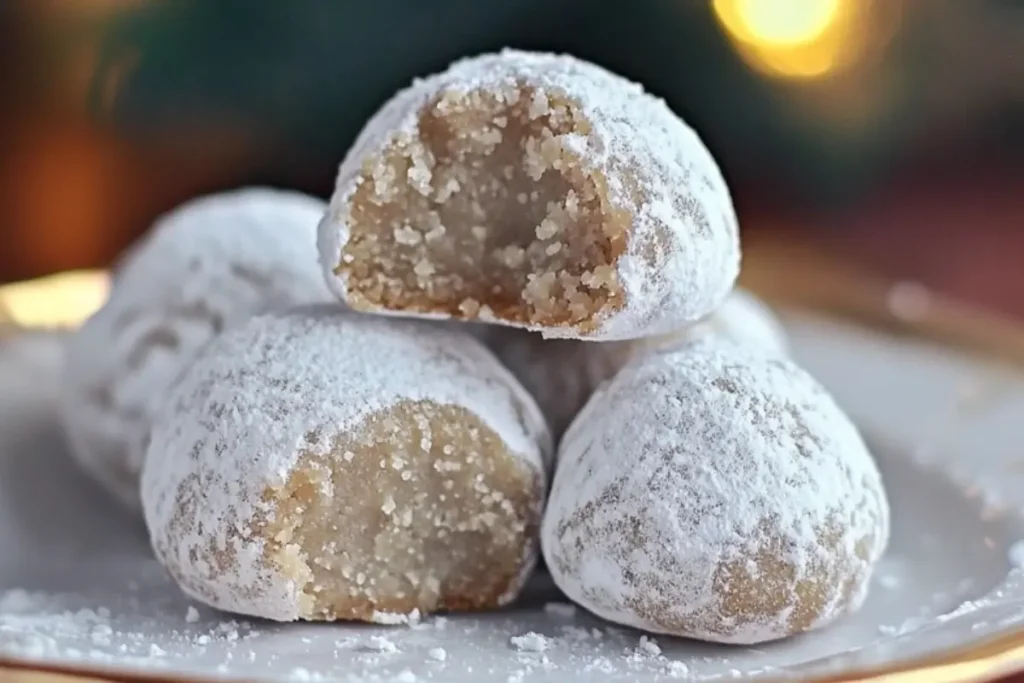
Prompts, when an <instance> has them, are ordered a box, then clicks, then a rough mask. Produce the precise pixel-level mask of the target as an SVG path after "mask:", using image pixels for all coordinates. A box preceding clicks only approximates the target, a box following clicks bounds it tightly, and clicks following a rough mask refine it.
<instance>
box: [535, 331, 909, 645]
mask: <svg viewBox="0 0 1024 683" xmlns="http://www.w3.org/2000/svg"><path fill="white" fill-rule="evenodd" d="M549 501H550V502H549V505H548V509H547V513H546V515H545V518H544V524H543V527H542V531H541V542H542V547H543V550H544V557H545V560H546V561H547V565H548V567H549V569H550V570H551V573H552V576H553V578H554V579H555V582H556V583H557V584H558V586H559V587H560V588H561V589H562V590H563V591H565V592H566V594H567V595H569V596H570V597H571V598H572V599H573V600H574V601H576V602H577V603H579V604H581V605H583V606H584V607H586V608H587V609H589V610H591V611H592V612H594V613H596V614H598V615H600V616H602V617H604V618H607V619H610V620H612V621H616V622H619V623H622V624H626V625H630V626H635V627H638V628H642V629H645V630H648V631H653V632H661V633H672V634H675V635H682V636H688V637H694V638H700V639H704V640H711V641H718V642H727V643H755V642H760V641H766V640H772V639H776V638H781V637H785V636H787V635H791V634H793V633H796V632H800V631H804V630H808V629H813V628H817V627H819V626H823V625H825V624H827V623H829V622H830V621H832V620H834V619H835V618H837V617H838V616H840V615H842V614H844V613H847V612H850V611H852V610H855V609H856V608H857V607H859V606H860V604H861V603H862V601H863V599H864V597H865V594H866V591H867V587H868V580H869V576H870V572H871V569H872V567H873V565H874V564H875V562H876V561H877V560H878V559H879V557H880V556H881V554H882V551H883V550H884V548H885V545H886V542H887V538H888V529H889V522H888V514H889V513H888V506H887V503H886V500H885V496H884V491H883V488H882V483H881V479H880V476H879V473H878V470H877V468H876V467H875V464H874V462H873V460H872V458H871V456H870V454H869V453H868V451H867V449H866V447H865V445H864V443H863V441H862V440H861V437H860V435H859V434H858V432H857V430H856V428H855V427H854V426H853V424H852V423H851V422H850V421H849V419H848V418H847V417H846V416H845V415H844V414H843V413H842V411H841V410H840V409H839V408H838V407H837V406H836V405H835V403H834V402H833V401H832V399H831V398H830V397H829V396H828V394H827V393H826V392H825V391H824V390H823V389H822V388H821V387H820V386H819V385H818V384H817V382H815V381H814V380H813V379H812V378H811V377H810V376H809V375H808V374H807V373H805V372H804V371H802V370H800V369H799V368H797V367H796V366H795V365H794V364H793V363H792V362H790V361H787V360H783V359H779V358H773V357H771V356H769V355H766V354H763V353H760V352H758V351H753V350H744V349H742V348H740V347H738V346H736V345H733V344H730V343H723V342H721V341H720V340H715V339H706V340H702V341H698V342H695V343H693V344H691V345H689V346H687V347H684V348H679V349H675V350H672V351H666V352H662V353H657V354H650V355H647V356H645V357H643V358H639V359H636V360H635V361H633V362H631V363H630V364H628V365H627V366H626V367H625V368H624V369H623V370H622V372H621V373H620V374H619V375H618V376H617V377H616V378H615V379H614V380H613V381H612V382H610V383H609V385H607V387H606V388H604V389H602V390H601V391H600V392H599V393H598V394H596V395H595V396H594V397H593V398H592V399H591V401H590V402H589V403H588V405H587V406H586V408H585V409H584V411H583V412H582V413H581V415H580V416H579V417H578V418H577V420H576V421H575V422H574V423H573V425H572V427H571V428H570V430H569V433H568V434H567V435H566V437H565V438H564V440H563V442H562V447H561V449H560V457H559V463H558V468H557V470H556V474H555V479H554V486H553V488H552V491H551V495H550V499H549Z"/></svg>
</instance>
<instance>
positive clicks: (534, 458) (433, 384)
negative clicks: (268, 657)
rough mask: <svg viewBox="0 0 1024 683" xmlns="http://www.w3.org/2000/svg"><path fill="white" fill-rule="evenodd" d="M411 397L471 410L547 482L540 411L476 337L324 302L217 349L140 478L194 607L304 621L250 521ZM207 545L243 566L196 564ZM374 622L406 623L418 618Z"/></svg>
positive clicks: (293, 587)
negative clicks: (293, 478) (186, 507)
mask: <svg viewBox="0 0 1024 683" xmlns="http://www.w3.org/2000/svg"><path fill="white" fill-rule="evenodd" d="M382 368H385V369H387V370H386V371H382V370H381V369H382ZM404 399H410V400H433V401H435V402H437V403H438V404H440V405H448V404H452V405H457V406H466V407H467V408H469V409H470V410H472V411H473V412H474V413H475V414H476V415H477V416H478V417H479V418H480V419H481V420H482V421H483V423H484V424H486V425H487V426H489V427H490V428H491V429H492V430H493V431H494V432H495V433H496V434H497V435H498V436H499V437H500V438H501V439H502V441H503V442H504V444H506V446H507V448H508V450H509V451H510V452H511V453H512V454H513V455H514V456H515V457H517V458H519V459H521V461H522V463H523V465H524V466H525V467H527V468H529V469H530V470H532V471H534V472H535V473H536V475H537V477H539V479H540V480H543V477H544V471H545V469H546V465H545V462H547V461H548V459H549V458H550V443H549V437H548V434H547V431H546V427H545V426H544V423H543V419H542V418H541V416H540V414H539V412H538V410H537V407H536V405H535V404H534V403H533V401H532V400H531V399H530V398H529V396H528V395H527V394H526V392H525V390H523V389H522V388H521V387H520V386H519V385H518V383H516V382H515V380H514V379H513V378H512V377H511V375H510V374H509V373H508V372H507V371H506V370H505V369H504V368H502V367H501V366H500V365H499V364H498V363H497V361H496V360H495V359H494V357H493V356H492V355H491V354H490V353H488V352H487V350H486V349H484V348H483V346H482V345H480V344H479V343H478V342H476V341H475V340H474V339H473V338H472V337H470V336H469V335H466V334H463V333H461V332H458V331H455V330H450V329H442V328H440V327H438V326H430V325H422V324H417V323H413V322H399V321H394V320H382V319H377V318H371V317H365V316H360V315H356V314H350V313H345V312H336V311H333V310H330V309H329V308H326V307H323V308H310V309H305V310H299V311H295V312H292V313H289V314H285V315H267V316H262V317H257V318H255V319H253V320H251V321H250V322H249V323H248V324H246V325H244V326H241V327H239V328H236V329H234V330H232V331H229V332H227V333H225V334H224V335H223V336H221V337H220V338H219V339H218V340H216V341H215V342H213V344H211V346H210V347H209V348H208V349H207V352H206V353H204V354H203V355H202V356H201V357H200V358H199V359H198V360H197V362H196V363H195V365H194V366H193V368H192V369H191V371H190V372H189V373H188V374H186V375H185V376H184V378H183V380H182V381H181V383H180V384H179V385H178V386H177V387H176V389H175V390H174V391H173V393H172V394H171V396H170V397H169V399H168V401H167V404H166V413H165V416H166V419H162V420H160V421H159V424H158V426H157V428H156V429H155V430H154V433H153V440H152V445H151V448H150V453H149V456H148V463H147V467H146V469H145V472H144V474H143V482H142V484H143V502H144V507H145V512H146V521H147V524H148V527H149V529H150V532H151V534H152V536H153V540H154V547H155V548H156V549H157V552H158V555H160V556H161V557H162V559H163V561H164V563H165V565H166V566H168V567H177V568H178V571H180V572H185V575H182V576H178V579H179V580H181V581H182V584H183V586H182V587H183V588H184V589H185V591H186V592H187V593H189V594H190V595H192V597H194V598H196V599H199V600H203V601H204V602H207V603H209V604H212V605H214V606H218V607H221V608H225V609H230V610H232V611H237V612H242V613H247V614H256V615H259V616H262V617H265V618H270V619H276V620H293V619H295V618H297V617H298V616H299V614H300V602H301V599H302V597H303V594H302V593H301V590H302V586H301V585H299V584H298V583H297V582H296V581H295V580H293V578H291V577H290V576H289V575H288V574H287V573H286V572H285V570H284V568H283V567H281V566H277V565H275V566H268V565H267V564H266V563H265V562H264V561H263V550H264V542H263V540H262V539H260V538H248V539H247V538H246V536H247V535H248V534H249V531H248V530H249V528H250V520H252V519H254V518H255V517H256V516H257V515H259V514H267V510H266V505H265V503H263V501H262V499H261V496H262V494H263V492H264V491H265V490H266V488H267V486H272V485H278V486H279V485H282V484H283V483H284V482H285V481H286V480H287V479H288V477H289V475H290V474H291V473H292V471H293V469H294V468H295V466H296V463H297V462H298V459H299V457H300V454H303V453H313V454H318V455H323V456H326V455H328V454H329V453H331V451H332V448H333V444H334V441H335V439H336V437H337V435H338V434H342V433H344V431H345V430H346V429H347V428H350V427H354V426H355V425H357V424H358V423H359V421H360V420H361V419H363V418H364V417H365V416H366V415H369V414H371V413H373V412H374V411H378V410H381V409H385V408H388V407H389V406H391V405H393V404H394V403H395V402H397V401H399V400H404ZM211 415H218V416H219V418H218V419H215V420H213V419H211V418H210V417H209V416H211ZM197 476H198V477H199V480H200V481H202V482H203V484H202V486H201V492H200V491H191V490H188V491H189V495H190V496H195V495H199V494H200V493H201V495H202V497H203V499H204V500H203V505H202V506H197V507H196V508H195V511H194V519H190V520H189V522H188V523H186V524H181V523H179V522H178V521H177V520H178V519H179V516H180V514H181V512H182V507H181V506H182V503H181V502H180V501H179V496H180V495H181V494H180V491H181V490H182V489H181V487H182V486H183V485H185V484H187V482H188V481H191V479H190V478H193V479H194V478H195V477H197ZM536 504H537V505H540V504H542V500H541V499H538V500H537V501H536ZM173 529H178V531H176V532H172V531H171V530H173ZM239 529H241V530H243V531H242V533H241V534H240V533H238V530H239ZM168 534H171V535H168ZM211 544H212V547H214V548H217V549H220V550H218V552H221V553H224V554H225V556H227V557H233V558H234V560H233V561H231V562H222V563H220V566H219V567H218V568H217V569H216V570H214V568H213V567H210V566H207V564H206V563H205V562H200V563H197V562H196V561H194V559H193V558H192V555H194V554H197V553H198V556H199V557H204V556H208V554H207V553H206V549H207V548H209V547H211ZM523 552H524V553H526V554H527V555H528V556H527V557H524V558H523V560H522V565H521V566H522V574H521V576H519V577H518V578H516V579H515V580H514V581H513V582H512V585H511V586H510V587H509V595H508V597H507V599H511V598H512V597H513V596H514V595H515V594H516V593H517V592H518V589H519V588H520V587H521V585H522V583H523V582H524V581H525V578H526V572H528V571H529V569H530V568H531V567H532V565H533V558H532V555H533V553H535V552H536V551H535V548H534V547H533V545H532V544H529V543H528V544H526V546H525V547H524V549H523ZM358 578H359V577H357V579H358ZM372 579H373V577H366V580H372ZM375 617H376V619H375V620H377V621H380V622H384V623H404V622H408V621H414V620H415V618H416V617H418V614H415V615H394V614H384V613H381V612H378V613H376V615H375Z"/></svg>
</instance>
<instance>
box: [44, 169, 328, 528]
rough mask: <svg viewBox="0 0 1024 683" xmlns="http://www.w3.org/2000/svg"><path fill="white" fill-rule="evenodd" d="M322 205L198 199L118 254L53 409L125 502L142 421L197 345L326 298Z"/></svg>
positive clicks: (280, 198)
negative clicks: (252, 320) (254, 318)
mask: <svg viewBox="0 0 1024 683" xmlns="http://www.w3.org/2000/svg"><path fill="white" fill-rule="evenodd" d="M324 207H325V204H324V203H323V202H322V201H320V200H318V199H315V198H313V197H309V196H306V195H303V194H299V193H296V192H286V191H279V190H270V189H245V190H239V191H234V192H226V193H223V194H218V195H212V196H208V197H203V198H200V199H197V200H194V201H191V202H188V203H186V204H184V205H182V206H181V207H179V208H177V209H175V210H174V211H172V212H170V213H168V214H167V215H165V216H163V217H161V218H160V219H159V220H157V222H156V223H155V225H154V226H153V229H152V230H151V231H150V233H149V234H148V235H147V236H146V237H145V238H143V240H141V241H140V242H138V243H137V244H136V245H135V246H133V247H132V248H131V249H130V251H129V252H128V253H127V254H126V256H125V257H124V259H123V260H122V261H121V262H120V263H119V267H118V273H117V275H116V278H115V283H114V288H113V291H112V293H111V297H110V299H109V300H108V301H107V303H106V304H105V305H104V306H103V308H102V309H101V310H99V311H98V312H97V313H96V314H95V315H94V316H93V317H92V318H91V319H90V320H88V321H87V322H86V323H85V324H84V325H83V326H82V328H81V329H80V330H78V331H77V333H76V334H75V335H74V336H73V337H72V339H71V340H70V342H69V350H68V357H67V372H66V375H65V383H66V391H65V392H64V394H63V398H62V411H61V412H62V421H63V425H64V428H65V431H66V432H67V435H68V437H69V440H70V442H71V445H72V451H73V453H74V455H75V458H76V459H77V460H78V462H79V463H80V464H81V465H82V466H83V467H84V468H85V469H86V470H87V471H88V472H89V473H90V474H92V475H93V476H94V477H95V478H96V479H97V480H98V481H100V482H101V483H102V484H103V485H104V486H105V487H106V488H108V489H109V490H110V491H111V492H112V493H113V494H114V495H115V496H116V497H117V498H119V499H120V500H121V501H123V502H124V503H125V504H127V505H128V506H130V507H132V508H138V507H139V494H138V478H139V472H140V470H141V468H142V458H143V454H144V451H145V444H146V441H147V439H148V435H149V428H150V424H151V422H152V419H153V417H154V415H155V413H156V411H157V410H158V408H159V405H160V402H161V401H162V400H163V398H164V396H165V394H166V392H167V389H168V388H169V387H170V385H171V383H172V382H173V381H174V380H175V379H176V378H177V377H178V375H179V374H180V373H181V371H182V369H183V368H185V367H186V366H187V365H188V364H189V362H190V361H191V359H192V358H193V357H194V356H195V354H196V353H197V352H198V351H199V350H200V349H201V348H202V347H203V346H205V345H206V344H207V343H208V342H209V340H210V339H211V338H213V337H214V336H216V335H217V334H218V333H219V332H220V331H221V330H222V329H224V328H225V327H229V326H231V325H233V324H235V323H236V322H237V321H239V320H244V319H246V318H248V317H249V316H251V315H253V314H254V313H258V312H261V311H265V310H271V309H275V308H280V307H286V306H290V305H294V304H299V303H315V302H325V301H328V300H331V299H332V297H331V295H330V293H329V291H328V290H327V288H326V286H325V285H324V283H323V278H322V277H321V275H320V272H319V268H318V266H317V256H316V247H315V242H316V235H315V234H316V225H317V222H318V221H319V220H320V217H321V215H322V214H323V211H324Z"/></svg>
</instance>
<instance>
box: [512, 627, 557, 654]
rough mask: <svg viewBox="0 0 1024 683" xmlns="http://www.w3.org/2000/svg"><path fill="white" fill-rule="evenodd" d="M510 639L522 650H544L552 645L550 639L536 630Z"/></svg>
mask: <svg viewBox="0 0 1024 683" xmlns="http://www.w3.org/2000/svg"><path fill="white" fill-rule="evenodd" d="M510 641H511V643H512V645H513V646H514V647H515V648H516V649H517V650H519V651H520V652H543V651H544V650H547V649H548V647H550V641H549V640H548V639H547V638H546V637H544V636H542V635H541V634H539V633H536V632H534V631H530V632H529V633H525V634H523V635H521V636H512V638H510Z"/></svg>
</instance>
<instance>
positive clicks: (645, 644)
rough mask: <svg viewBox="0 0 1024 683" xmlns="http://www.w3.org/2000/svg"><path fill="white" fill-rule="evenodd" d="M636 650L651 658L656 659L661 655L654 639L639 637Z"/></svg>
mask: <svg viewBox="0 0 1024 683" xmlns="http://www.w3.org/2000/svg"><path fill="white" fill-rule="evenodd" d="M637 650H638V651H639V652H642V653H644V654H645V655H650V656H651V657H657V656H658V655H660V654H661V648H660V647H658V643H657V642H655V640H654V638H648V637H647V636H640V644H639V645H637Z"/></svg>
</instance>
